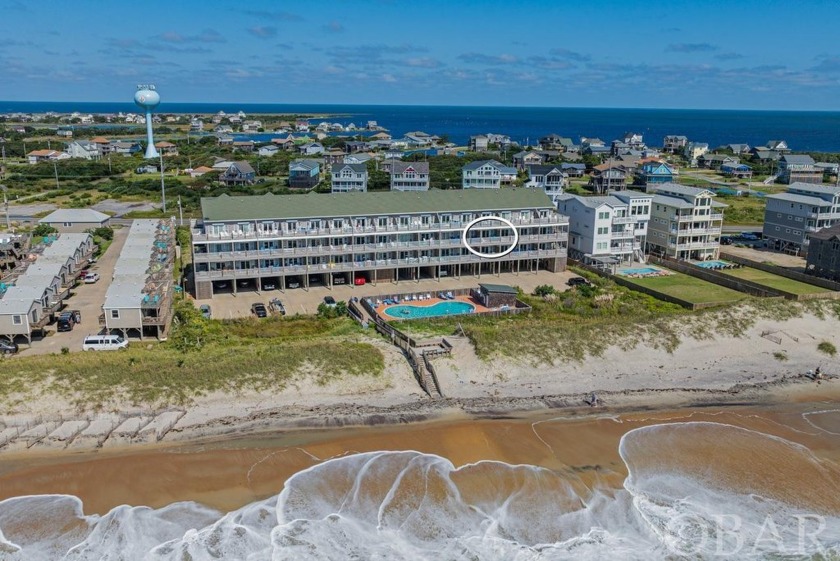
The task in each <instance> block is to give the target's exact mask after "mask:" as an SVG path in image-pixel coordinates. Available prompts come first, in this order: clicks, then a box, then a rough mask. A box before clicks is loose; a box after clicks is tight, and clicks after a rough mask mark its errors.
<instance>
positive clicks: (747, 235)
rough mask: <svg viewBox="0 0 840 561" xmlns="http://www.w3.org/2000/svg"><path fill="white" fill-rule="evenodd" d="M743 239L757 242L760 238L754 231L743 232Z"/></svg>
mask: <svg viewBox="0 0 840 561" xmlns="http://www.w3.org/2000/svg"><path fill="white" fill-rule="evenodd" d="M741 239H742V240H747V241H748V242H756V241H758V240H759V239H760V238H759V237H758V236H756V235H755V234H754V233H752V232H741Z"/></svg>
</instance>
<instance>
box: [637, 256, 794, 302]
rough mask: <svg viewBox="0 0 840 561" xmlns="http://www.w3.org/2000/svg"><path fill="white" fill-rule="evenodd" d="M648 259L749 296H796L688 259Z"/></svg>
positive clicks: (789, 298) (651, 257) (791, 297)
mask: <svg viewBox="0 0 840 561" xmlns="http://www.w3.org/2000/svg"><path fill="white" fill-rule="evenodd" d="M648 260H649V261H650V262H651V263H654V264H656V265H660V266H662V267H667V268H669V269H673V270H674V271H677V272H680V273H683V274H686V275H690V276H692V277H695V278H698V279H700V280H704V281H706V282H710V283H712V284H717V285H719V286H723V287H726V288H731V289H732V290H737V291H738V292H744V293H746V294H749V295H750V296H757V297H759V298H781V297H784V298H787V299H788V300H796V297H797V295H796V294H793V293H790V292H784V291H782V290H777V289H775V288H770V287H768V286H765V285H763V284H758V283H756V282H753V281H749V280H745V279H739V278H737V277H733V276H731V275H727V274H726V273H722V272H720V271H715V270H713V269H705V268H703V267H700V266H699V265H695V264H694V263H690V262H688V261H677V260H675V259H670V258H659V257H654V256H650V257H649V258H648Z"/></svg>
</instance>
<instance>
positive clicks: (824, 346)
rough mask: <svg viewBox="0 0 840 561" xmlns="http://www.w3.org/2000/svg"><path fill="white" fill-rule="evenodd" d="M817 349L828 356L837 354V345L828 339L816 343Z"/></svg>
mask: <svg viewBox="0 0 840 561" xmlns="http://www.w3.org/2000/svg"><path fill="white" fill-rule="evenodd" d="M817 350H818V351H820V352H822V353H825V354H827V355H828V356H834V355H836V354H837V347H835V346H834V344H833V343H829V342H828V341H822V342H821V343H820V344H819V345H817Z"/></svg>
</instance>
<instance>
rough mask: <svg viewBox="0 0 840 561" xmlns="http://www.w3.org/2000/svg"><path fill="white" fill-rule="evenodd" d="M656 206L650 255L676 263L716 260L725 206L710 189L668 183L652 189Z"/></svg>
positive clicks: (652, 209)
mask: <svg viewBox="0 0 840 561" xmlns="http://www.w3.org/2000/svg"><path fill="white" fill-rule="evenodd" d="M648 189H649V192H651V191H652V194H653V202H652V206H651V218H650V224H649V227H648V238H647V244H648V251H650V252H651V253H658V254H661V255H665V256H667V257H673V258H675V259H696V260H706V259H716V258H717V257H718V255H719V253H720V232H721V227H722V226H723V208H725V207H726V205H725V204H722V203H719V202H717V201H715V200H714V197H715V193H713V192H712V191H709V190H707V189H700V188H697V187H688V186H686V185H678V184H676V183H664V184H660V185H653V186H649V187H648Z"/></svg>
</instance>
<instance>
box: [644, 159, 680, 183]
mask: <svg viewBox="0 0 840 561" xmlns="http://www.w3.org/2000/svg"><path fill="white" fill-rule="evenodd" d="M675 176H676V174H675V173H674V170H673V168H671V167H670V166H669V165H668V164H664V163H662V162H647V163H644V164H642V166H641V167H639V168H638V169H637V170H636V185H661V184H662V183H673V182H674V178H675Z"/></svg>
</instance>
